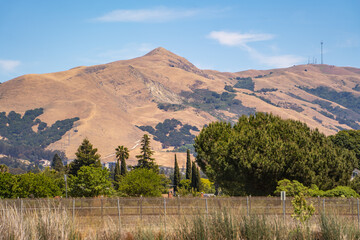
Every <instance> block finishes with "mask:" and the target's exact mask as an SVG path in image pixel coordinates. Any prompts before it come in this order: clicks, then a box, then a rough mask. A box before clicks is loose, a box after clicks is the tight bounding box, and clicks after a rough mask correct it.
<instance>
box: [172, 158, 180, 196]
mask: <svg viewBox="0 0 360 240" xmlns="http://www.w3.org/2000/svg"><path fill="white" fill-rule="evenodd" d="M180 180H181V179H180V169H179V165H178V162H177V159H176V154H175V163H174V181H173V185H174V193H175V194H176V193H177V191H178V187H179V184H180Z"/></svg>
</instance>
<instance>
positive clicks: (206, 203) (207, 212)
mask: <svg viewBox="0 0 360 240" xmlns="http://www.w3.org/2000/svg"><path fill="white" fill-rule="evenodd" d="M205 209H206V216H207V215H208V214H209V210H208V202H207V198H205Z"/></svg>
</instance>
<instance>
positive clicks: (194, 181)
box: [190, 162, 200, 191]
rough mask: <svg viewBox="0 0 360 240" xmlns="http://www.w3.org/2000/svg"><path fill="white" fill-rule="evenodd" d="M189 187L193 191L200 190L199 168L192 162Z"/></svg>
mask: <svg viewBox="0 0 360 240" xmlns="http://www.w3.org/2000/svg"><path fill="white" fill-rule="evenodd" d="M190 186H191V189H193V190H195V191H200V174H199V169H198V168H197V167H196V163H195V162H193V163H192V171H191V184H190Z"/></svg>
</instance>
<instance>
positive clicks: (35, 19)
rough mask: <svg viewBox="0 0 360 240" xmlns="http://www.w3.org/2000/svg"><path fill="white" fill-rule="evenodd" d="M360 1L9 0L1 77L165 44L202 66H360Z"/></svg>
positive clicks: (0, 35)
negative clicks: (309, 62)
mask: <svg viewBox="0 0 360 240" xmlns="http://www.w3.org/2000/svg"><path fill="white" fill-rule="evenodd" d="M359 13H360V1H359V0H342V1H340V0H338V1H332V0H327V1H324V0H318V1H307V0H303V1H288V0H287V1H277V0H273V1H268V0H264V1H256V0H254V1H241V0H238V1H231V0H226V1H215V0H207V1H202V0H198V1H193V0H192V1H188V0H181V1H160V0H152V1H141V0H137V1H118V0H117V1H115V0H114V1H106V0H103V1H93V0H87V1H85V0H84V1H82V0H76V1H75V0H72V1H68V0H62V1H45V0H43V1H37V0H31V1H29V0H23V1H20V0H0V82H4V81H7V80H10V79H12V78H14V77H17V76H20V75H23V74H29V73H47V72H55V71H62V70H67V69H70V68H72V67H76V66H83V65H85V66H90V65H95V64H102V63H108V62H112V61H116V60H123V59H129V58H133V57H137V56H141V55H144V54H146V53H147V52H149V51H150V50H152V49H153V48H156V47H159V46H162V47H164V48H166V49H168V50H170V51H172V52H174V53H176V54H178V55H180V56H183V57H185V58H186V59H188V60H189V61H191V62H192V63H194V64H195V65H196V66H197V67H199V68H202V69H215V70H219V71H231V72H236V71H241V70H247V69H271V68H277V67H287V66H292V65H294V64H306V63H307V62H308V59H309V58H310V61H311V62H312V61H313V59H314V58H316V59H317V62H318V63H320V42H321V41H323V42H324V63H326V64H331V65H337V66H353V67H360V14H359Z"/></svg>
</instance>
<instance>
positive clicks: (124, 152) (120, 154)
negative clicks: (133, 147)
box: [115, 146, 129, 175]
mask: <svg viewBox="0 0 360 240" xmlns="http://www.w3.org/2000/svg"><path fill="white" fill-rule="evenodd" d="M115 150H116V158H117V159H118V161H117V164H119V161H120V164H121V165H120V166H119V169H120V175H126V173H127V168H126V160H127V159H129V149H128V148H127V147H124V146H118V147H117V148H116V149H115Z"/></svg>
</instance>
